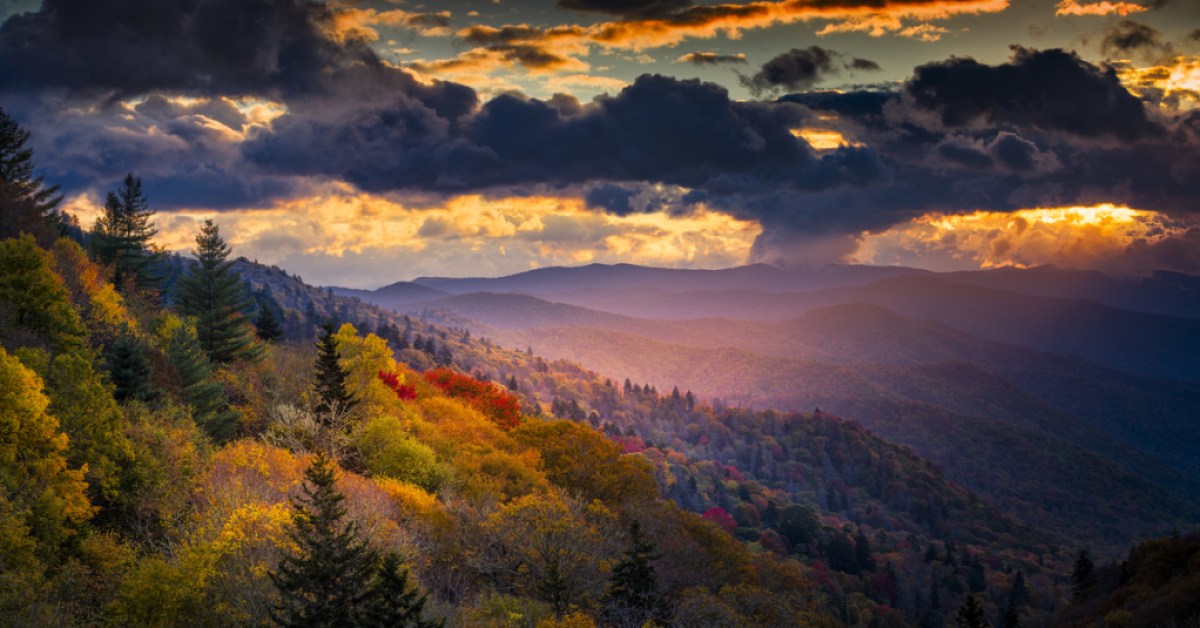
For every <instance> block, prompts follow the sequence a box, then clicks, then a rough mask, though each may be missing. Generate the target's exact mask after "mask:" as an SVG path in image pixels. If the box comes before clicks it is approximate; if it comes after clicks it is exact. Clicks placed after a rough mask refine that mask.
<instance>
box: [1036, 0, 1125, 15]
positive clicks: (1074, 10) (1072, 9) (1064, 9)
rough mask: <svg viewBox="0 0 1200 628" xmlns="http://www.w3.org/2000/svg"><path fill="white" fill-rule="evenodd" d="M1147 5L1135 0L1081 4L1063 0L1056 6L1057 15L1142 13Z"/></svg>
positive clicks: (1106, 0) (1104, 0) (1073, 0)
mask: <svg viewBox="0 0 1200 628" xmlns="http://www.w3.org/2000/svg"><path fill="white" fill-rule="evenodd" d="M1145 10H1147V9H1146V7H1144V6H1142V5H1140V4H1137V3H1134V2H1109V1H1108V0H1103V1H1102V2H1088V3H1083V4H1080V3H1079V2H1078V1H1077V0H1062V2H1059V3H1058V6H1057V7H1055V9H1054V13H1055V15H1112V14H1114V13H1115V14H1117V15H1129V14H1130V13H1141V12H1142V11H1145Z"/></svg>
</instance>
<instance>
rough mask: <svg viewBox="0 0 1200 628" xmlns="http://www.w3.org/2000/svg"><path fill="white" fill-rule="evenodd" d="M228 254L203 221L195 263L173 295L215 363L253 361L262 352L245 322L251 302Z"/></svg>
mask: <svg viewBox="0 0 1200 628" xmlns="http://www.w3.org/2000/svg"><path fill="white" fill-rule="evenodd" d="M229 251H230V249H229V246H228V245H227V244H225V240H224V239H222V238H221V233H220V230H219V229H218V227H217V225H216V223H214V222H213V221H212V220H211V219H210V220H205V221H204V225H203V226H202V227H201V228H200V233H199V235H197V236H196V249H195V251H193V252H194V253H195V255H196V259H197V261H198V263H197V264H196V265H195V266H193V267H192V268H191V269H190V270H189V271H188V273H187V274H186V275H184V276H183V277H182V278H180V280H179V288H178V295H177V302H178V304H179V310H180V311H181V312H183V313H184V314H185V315H187V316H191V317H194V318H195V321H196V335H197V337H198V338H199V340H200V346H201V347H203V348H204V352H205V353H207V354H208V357H209V359H211V360H212V361H213V362H218V363H228V362H232V361H234V360H237V359H254V358H257V357H258V356H259V355H260V354H261V353H262V346H261V345H256V344H255V343H254V339H253V329H252V327H251V325H250V323H249V321H248V320H247V319H246V312H247V311H248V310H249V309H250V308H251V307H252V306H253V301H252V299H251V298H250V295H249V294H247V291H246V288H245V286H243V285H242V279H241V276H239V275H238V274H237V273H236V272H234V271H233V270H232V268H231V267H232V265H233V264H232V262H229V261H227V259H226V258H227V257H229Z"/></svg>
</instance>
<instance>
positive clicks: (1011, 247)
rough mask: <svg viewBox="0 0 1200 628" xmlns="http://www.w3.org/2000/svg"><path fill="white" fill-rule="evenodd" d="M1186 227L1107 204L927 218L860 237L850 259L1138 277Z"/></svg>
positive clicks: (942, 267) (1152, 214)
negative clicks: (1147, 259)
mask: <svg viewBox="0 0 1200 628" xmlns="http://www.w3.org/2000/svg"><path fill="white" fill-rule="evenodd" d="M1189 227H1190V225H1187V224H1184V223H1181V222H1179V221H1176V220H1172V219H1171V218H1169V217H1167V216H1165V215H1163V214H1159V213H1156V212H1150V211H1143V210H1138V209H1132V208H1129V207H1121V206H1115V205H1112V204H1107V203H1106V204H1101V205H1095V206H1091V207H1052V208H1035V209H1024V210H1019V211H1016V212H1012V213H1003V212H983V211H980V212H974V213H970V214H961V215H949V214H925V215H923V216H921V217H919V218H917V219H915V220H913V221H911V222H910V223H908V224H905V225H900V226H897V227H895V228H893V229H890V230H888V231H886V232H883V233H878V234H869V235H866V236H864V237H863V239H862V241H861V243H860V246H859V249H858V251H857V252H856V253H855V254H854V258H855V261H858V262H862V263H869V264H899V265H920V266H922V267H924V268H933V269H938V270H953V269H975V268H997V267H1002V266H1014V267H1018V268H1028V267H1033V266H1041V265H1047V264H1053V265H1056V266H1063V267H1070V268H1106V269H1108V270H1113V271H1136V270H1146V269H1138V268H1131V266H1134V265H1137V262H1138V261H1141V259H1142V258H1141V257H1139V256H1135V255H1134V253H1135V252H1138V253H1140V252H1142V251H1144V250H1145V249H1146V248H1147V247H1154V246H1155V245H1157V244H1160V243H1163V242H1166V241H1168V240H1170V239H1172V238H1176V237H1181V236H1184V235H1185V234H1188V233H1189ZM1135 258H1136V259H1135Z"/></svg>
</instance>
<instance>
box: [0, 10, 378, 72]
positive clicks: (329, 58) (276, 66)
mask: <svg viewBox="0 0 1200 628" xmlns="http://www.w3.org/2000/svg"><path fill="white" fill-rule="evenodd" d="M330 19H331V15H330V12H329V9H328V8H327V7H325V5H323V4H321V3H316V2H308V1H305V0H110V1H107V2H97V1H95V0H46V1H45V2H44V3H43V5H42V7H41V9H40V10H39V11H37V12H33V13H26V14H21V15H15V16H13V17H11V18H9V19H8V20H7V21H5V23H4V24H3V25H2V26H0V89H3V90H14V89H36V88H47V87H50V88H53V87H61V88H66V89H69V90H75V91H95V92H112V93H114V94H115V95H117V96H127V95H132V94H138V93H144V92H146V91H149V90H155V89H171V90H177V91H187V92H192V93H204V94H244V93H262V92H264V91H266V92H273V91H274V92H277V91H284V92H286V91H297V90H304V89H307V88H311V87H313V84H314V82H315V81H319V79H320V77H321V76H322V73H323V72H326V71H329V70H331V69H334V68H340V67H345V66H348V65H350V64H352V63H367V64H377V63H378V59H376V58H375V56H374V54H373V53H371V52H370V50H369V49H367V48H366V46H365V45H363V44H361V43H359V42H353V41H352V42H346V43H339V42H335V41H332V40H331V39H330V38H329V37H328V36H326V34H325V30H324V29H325V27H326V26H328V24H329V22H330Z"/></svg>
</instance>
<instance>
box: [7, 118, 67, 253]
mask: <svg viewBox="0 0 1200 628" xmlns="http://www.w3.org/2000/svg"><path fill="white" fill-rule="evenodd" d="M28 141H29V131H26V130H25V129H22V128H21V127H20V126H19V125H18V124H17V122H16V121H15V120H13V119H12V118H10V117H9V116H8V114H7V113H6V112H5V111H4V109H3V108H0V240H3V239H6V238H13V237H16V236H18V235H21V234H22V233H28V234H30V235H32V236H33V237H34V238H35V239H37V241H38V244H41V245H42V246H50V244H52V243H53V242H54V240H55V239H56V238H57V237H58V236H59V234H60V233H61V232H62V220H61V215H60V214H59V213H58V205H59V203H61V202H62V196H60V195H59V194H58V186H57V185H55V186H47V185H46V184H45V183H44V180H43V178H42V177H40V176H36V177H35V176H34V175H33V149H32V148H29V147H28V146H26V142H28Z"/></svg>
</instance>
